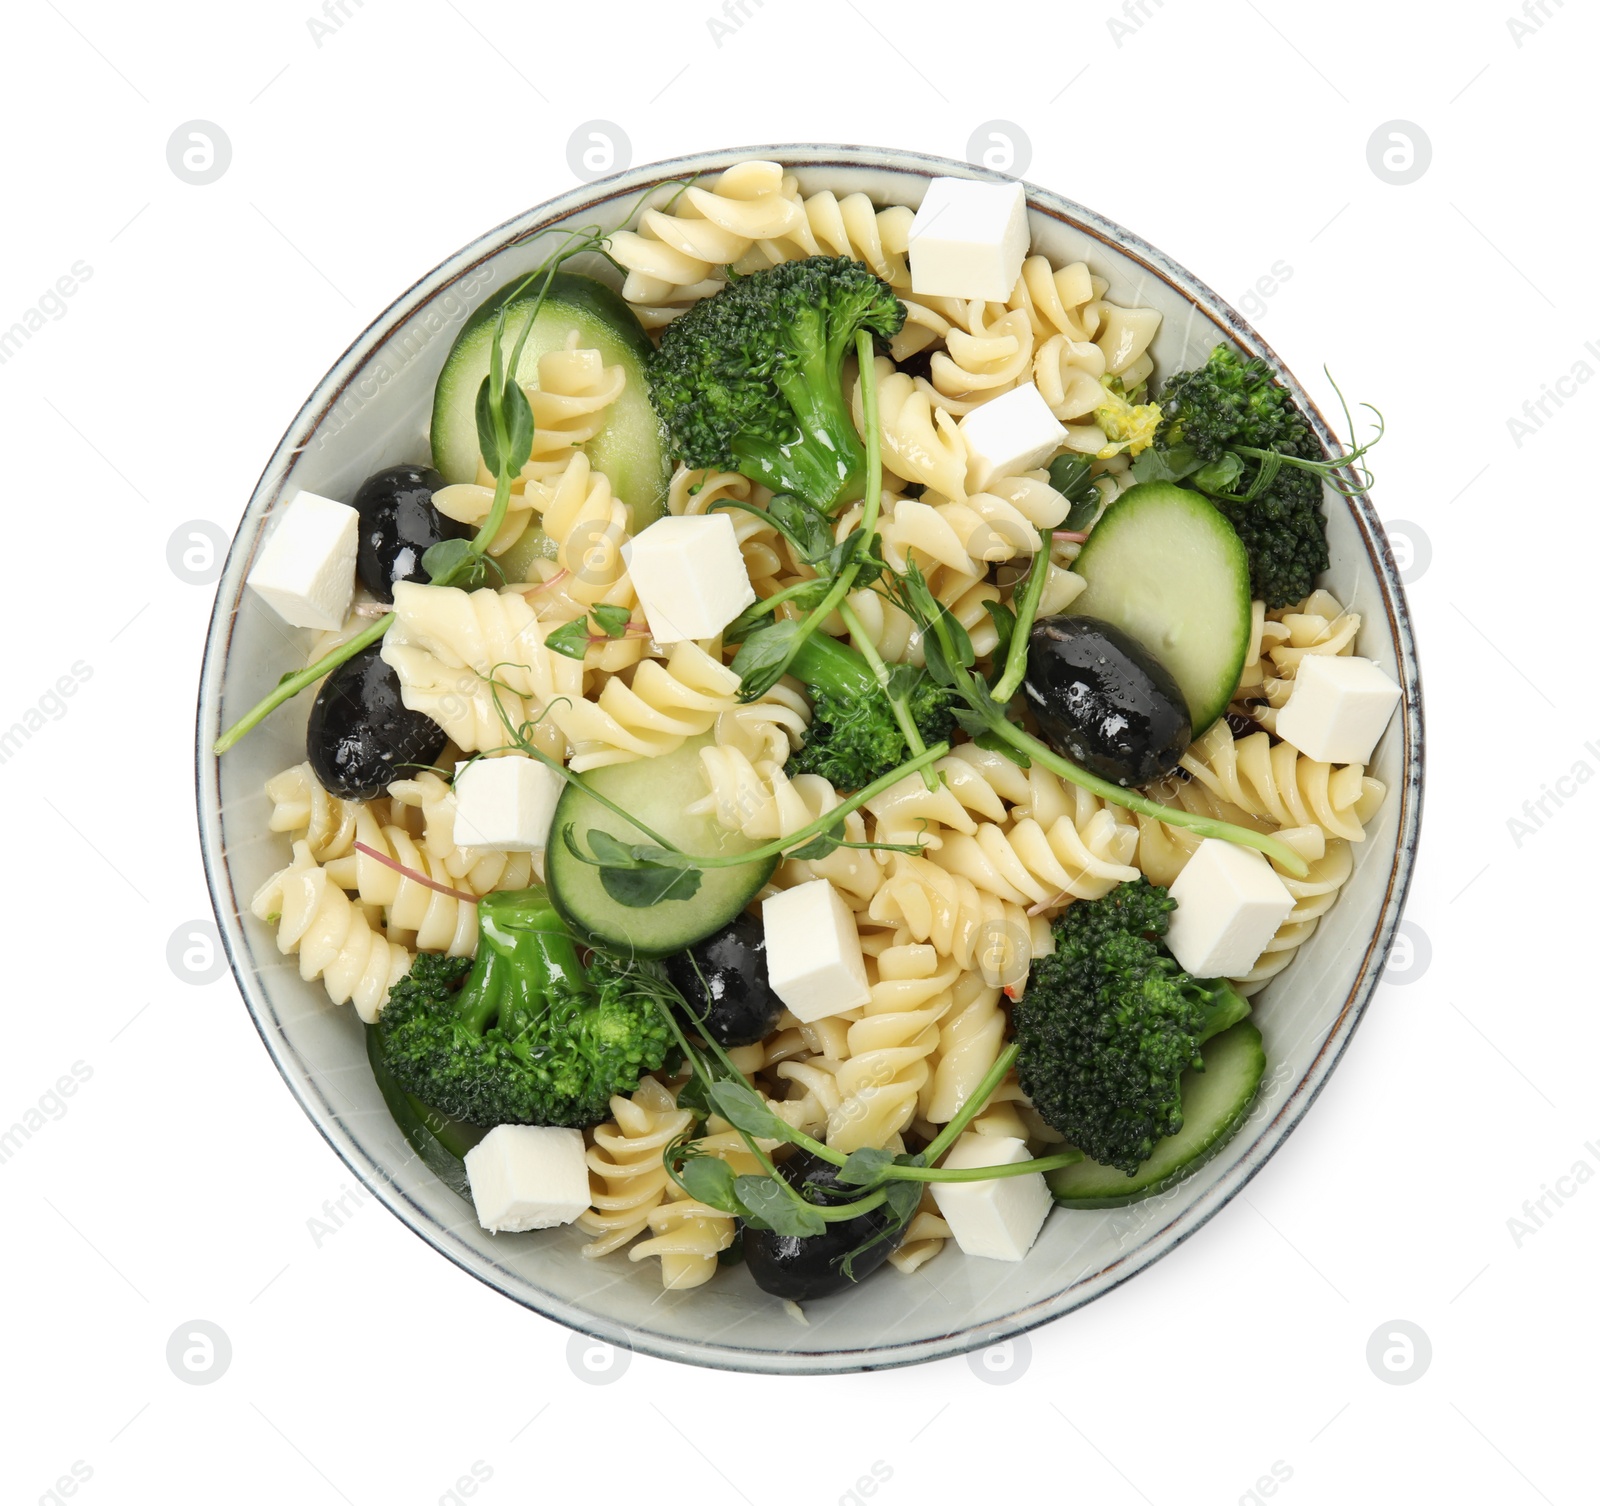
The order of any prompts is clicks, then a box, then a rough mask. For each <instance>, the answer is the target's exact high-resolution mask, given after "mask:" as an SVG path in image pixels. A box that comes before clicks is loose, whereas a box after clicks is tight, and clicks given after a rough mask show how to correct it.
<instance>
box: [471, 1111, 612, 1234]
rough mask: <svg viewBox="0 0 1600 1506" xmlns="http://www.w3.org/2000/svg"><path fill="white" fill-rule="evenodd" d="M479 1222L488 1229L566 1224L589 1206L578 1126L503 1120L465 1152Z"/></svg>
mask: <svg viewBox="0 0 1600 1506" xmlns="http://www.w3.org/2000/svg"><path fill="white" fill-rule="evenodd" d="M466 1167H467V1181H468V1183H469V1184H470V1185H471V1187H472V1204H473V1207H475V1208H476V1209H477V1210H478V1222H479V1223H480V1224H482V1225H483V1227H484V1228H485V1229H487V1230H488V1231H489V1232H490V1233H491V1234H521V1233H522V1232H523V1231H524V1230H527V1229H553V1228H554V1227H555V1226H556V1225H557V1224H570V1223H571V1222H572V1221H573V1219H575V1218H576V1217H577V1216H578V1215H579V1214H580V1213H582V1212H583V1210H584V1209H585V1208H587V1207H588V1206H589V1168H588V1166H587V1165H586V1164H585V1162H584V1159H583V1132H582V1131H581V1130H575V1129H556V1128H555V1127H553V1126H551V1125H545V1124H502V1125H501V1126H500V1127H499V1128H498V1129H492V1130H490V1131H489V1133H488V1134H487V1135H485V1136H484V1137H483V1139H481V1140H480V1141H479V1142H478V1143H477V1144H476V1145H474V1146H473V1147H472V1149H471V1150H469V1151H468V1152H467V1154H466Z"/></svg>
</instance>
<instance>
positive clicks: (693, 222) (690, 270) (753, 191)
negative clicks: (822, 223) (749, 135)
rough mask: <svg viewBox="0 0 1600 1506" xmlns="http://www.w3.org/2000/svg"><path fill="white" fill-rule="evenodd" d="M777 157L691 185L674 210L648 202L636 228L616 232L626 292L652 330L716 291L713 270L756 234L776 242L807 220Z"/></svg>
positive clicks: (742, 252) (738, 254) (614, 245)
mask: <svg viewBox="0 0 1600 1506" xmlns="http://www.w3.org/2000/svg"><path fill="white" fill-rule="evenodd" d="M789 181H790V180H786V178H785V175H784V170H783V167H782V165H781V164H780V163H777V162H760V161H751V162H740V163H737V164H735V165H734V166H733V167H730V168H729V169H728V170H727V171H726V172H724V173H723V174H722V175H721V176H720V177H719V178H718V179H717V181H716V182H715V184H713V185H711V186H710V187H701V186H700V185H698V184H691V185H690V186H689V187H687V188H685V189H683V190H682V191H681V193H679V194H678V195H677V197H676V199H675V200H674V202H673V203H672V205H671V208H670V210H669V209H660V208H649V209H646V210H645V211H644V213H643V214H642V215H641V216H640V220H639V229H638V230H637V231H632V230H618V231H615V232H613V234H612V236H611V255H612V256H613V257H614V258H615V259H616V260H617V261H618V262H619V263H620V264H621V265H622V266H624V267H625V268H627V271H628V276H627V279H626V281H625V282H624V283H623V285H622V296H623V297H624V298H626V299H627V300H628V302H629V303H631V304H633V305H635V308H634V312H635V313H637V314H638V315H639V319H640V321H641V323H643V324H644V326H645V327H646V328H647V329H659V328H660V327H661V326H662V325H663V324H666V323H668V322H670V321H671V320H672V319H674V318H675V317H676V316H677V315H678V314H680V313H682V312H683V310H684V309H685V308H687V307H688V306H689V304H691V303H693V302H695V301H696V300H697V299H700V298H704V297H706V296H707V295H708V294H711V293H714V292H716V291H717V290H718V289H719V288H720V287H721V286H722V283H721V280H720V279H719V278H718V277H717V276H716V273H717V272H718V271H719V270H720V269H721V268H722V267H724V266H727V265H729V264H730V263H735V262H738V261H740V260H742V259H743V258H744V257H745V256H746V254H747V253H748V252H749V251H750V249H751V247H752V246H753V245H754V244H755V243H756V241H758V240H761V241H774V240H777V239H780V238H781V237H783V236H786V235H791V234H793V233H795V232H796V231H797V230H798V229H799V228H800V227H801V225H802V224H804V223H805V210H804V208H803V207H802V205H800V204H799V203H798V202H796V196H795V195H794V194H793V191H792V189H790V188H789V186H788V185H789Z"/></svg>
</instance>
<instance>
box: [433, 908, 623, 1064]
mask: <svg viewBox="0 0 1600 1506" xmlns="http://www.w3.org/2000/svg"><path fill="white" fill-rule="evenodd" d="M534 893H536V894H537V895H538V899H537V900H536V901H532V902H530V899H529V896H530V894H534ZM552 996H562V997H567V998H572V997H585V996H592V990H591V988H590V986H589V980H588V977H587V975H586V974H585V972H584V969H583V965H582V964H581V963H580V962H579V960H578V949H577V945H576V944H575V943H574V941H573V939H572V935H571V933H570V932H569V931H568V930H567V928H566V926H565V925H564V924H563V923H562V921H561V917H560V915H559V914H557V912H556V909H555V906H554V905H552V904H551V903H550V901H549V898H548V896H547V895H545V893H544V891H542V890H537V891H529V890H513V891H509V892H506V893H500V894H486V895H484V897H483V898H482V899H480V900H479V901H478V955H477V958H476V959H475V960H474V962H473V964H472V971H471V972H470V973H468V975H467V978H466V981H465V982H464V983H463V984H462V987H461V992H460V994H459V995H458V996H457V997H458V999H459V1000H460V1001H461V1002H460V1004H459V1006H458V1017H459V1019H460V1021H461V1023H462V1025H464V1026H465V1027H466V1028H467V1029H468V1030H470V1031H471V1032H472V1033H473V1034H474V1035H482V1034H483V1032H484V1031H485V1030H487V1029H488V1028H489V1027H490V1026H491V1025H494V1024H498V1025H499V1027H500V1030H501V1032H502V1033H503V1034H504V1035H505V1036H506V1037H507V1038H508V1039H509V1040H511V1041H512V1043H513V1045H515V1043H516V1042H517V1041H518V1040H519V1039H520V1037H521V1036H522V1035H523V1034H525V1033H526V1032H527V1031H528V1030H529V1029H531V1028H532V1026H533V1024H534V1022H535V1021H536V1020H538V1019H539V1018H540V1017H542V1016H543V1015H544V1014H545V1013H546V1011H547V1010H548V1007H549V1005H548V1001H549V999H550V998H551V997H552Z"/></svg>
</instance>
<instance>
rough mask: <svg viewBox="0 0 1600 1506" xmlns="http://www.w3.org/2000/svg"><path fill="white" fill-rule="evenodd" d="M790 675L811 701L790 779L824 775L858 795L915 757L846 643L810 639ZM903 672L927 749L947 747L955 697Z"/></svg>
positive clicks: (908, 698)
mask: <svg viewBox="0 0 1600 1506" xmlns="http://www.w3.org/2000/svg"><path fill="white" fill-rule="evenodd" d="M789 671H790V673H791V674H794V675H796V676H798V677H799V679H800V680H801V681H803V682H804V684H805V687H806V694H807V695H808V696H809V697H810V698H811V726H810V727H809V728H808V729H807V732H806V737H805V741H804V742H803V743H802V744H801V745H800V748H799V751H798V752H796V753H795V755H794V757H793V758H792V759H790V761H789V765H788V767H789V771H790V772H791V773H799V774H820V775H822V777H823V778H824V779H826V780H828V781H829V782H830V783H832V784H834V785H836V786H837V787H838V788H839V789H841V790H859V789H864V788H865V787H866V786H867V785H869V784H871V783H872V781H873V780H874V779H876V778H878V777H879V775H882V774H887V773H888V772H889V770H891V769H893V768H896V767H897V766H898V765H900V764H903V763H904V762H905V761H906V760H907V759H908V758H910V757H911V750H910V749H909V748H908V747H907V746H906V738H905V733H904V732H903V731H902V730H901V727H900V723H899V722H898V721H897V720H896V718H895V714H894V709H893V708H892V707H891V705H890V704H889V697H888V695H887V694H885V692H884V690H883V688H882V687H881V686H880V685H879V684H878V681H877V679H876V677H875V676H874V675H873V673H872V670H871V668H870V667H869V666H868V664H867V661H866V660H865V659H864V658H862V657H861V655H860V654H858V653H857V652H856V651H855V649H853V648H851V647H850V645H849V644H848V643H841V642H840V641H839V640H838V639H837V638H830V637H828V635H827V634H826V633H813V634H812V635H811V637H809V638H808V639H807V640H806V641H805V643H804V644H802V645H801V647H800V649H799V651H798V652H797V653H796V654H795V657H794V659H793V660H792V661H791V663H790V665H789ZM898 673H899V674H900V676H901V677H902V678H903V680H904V681H905V682H907V683H906V684H905V687H904V691H903V693H904V703H905V708H906V710H907V711H908V712H909V713H910V716H911V720H912V721H913V722H914V723H915V724H916V728H917V731H918V732H920V733H921V734H922V741H923V744H924V746H927V745H930V744H932V743H938V742H943V741H945V739H947V738H948V737H949V736H950V733H951V730H952V729H953V728H954V727H955V717H954V715H953V714H952V713H951V709H950V707H951V698H952V693H951V692H950V691H948V690H946V689H945V688H944V687H942V686H940V685H937V684H935V683H934V682H933V680H931V679H929V678H928V676H927V675H926V673H919V672H916V671H907V670H905V669H901V670H899V671H898ZM896 688H897V689H900V688H901V687H899V686H897V687H896Z"/></svg>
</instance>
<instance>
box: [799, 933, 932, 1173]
mask: <svg viewBox="0 0 1600 1506" xmlns="http://www.w3.org/2000/svg"><path fill="white" fill-rule="evenodd" d="M875 971H876V974H877V976H876V980H875V981H874V982H873V984H872V998H871V1001H870V1002H869V1003H868V1004H867V1005H866V1006H865V1007H864V1008H863V1010H862V1014H861V1018H860V1019H859V1020H857V1021H856V1023H855V1024H853V1025H852V1026H851V1027H850V1035H849V1039H850V1056H849V1059H848V1060H847V1061H846V1062H844V1064H843V1065H842V1066H841V1067H840V1069H839V1072H838V1082H839V1092H840V1102H839V1105H838V1107H837V1108H835V1109H834V1111H833V1112H832V1113H831V1114H830V1115H829V1116H828V1144H829V1145H831V1146H833V1147H834V1148H835V1149H837V1150H841V1151H845V1152H847V1153H848V1152H850V1151H853V1150H859V1149H861V1147H862V1146H868V1145H870V1146H885V1145H888V1144H889V1143H890V1141H891V1139H892V1138H893V1137H894V1136H896V1135H898V1134H899V1133H900V1131H901V1130H903V1129H905V1128H906V1127H907V1126H908V1125H909V1124H910V1123H911V1120H912V1118H913V1117H914V1116H915V1114H916V1108H917V1099H918V1096H919V1095H920V1094H921V1092H922V1088H923V1085H924V1084H925V1083H926V1082H927V1080H928V1077H929V1067H928V1057H929V1056H931V1055H932V1054H933V1052H934V1051H935V1050H936V1049H937V1048H938V1045H939V1021H940V1019H941V1018H942V1017H943V1016H944V1015H945V1013H946V1012H947V1011H948V1010H949V1008H950V1006H951V1004H952V1002H953V995H952V994H951V991H950V990H951V986H952V985H953V984H954V983H955V981H956V979H957V978H958V977H959V976H960V971H961V970H960V968H959V966H958V965H956V964H955V963H953V962H952V961H951V960H950V959H949V958H948V957H944V958H941V957H940V956H939V955H938V954H937V953H936V952H935V951H934V949H933V948H932V947H931V946H917V945H912V946H894V947H890V948H889V949H888V950H886V951H885V952H884V953H883V954H882V955H881V956H879V957H878V958H877V959H876V969H875Z"/></svg>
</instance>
